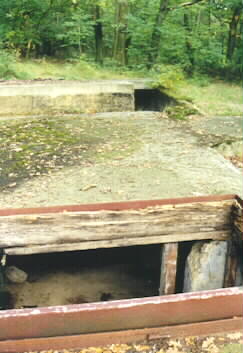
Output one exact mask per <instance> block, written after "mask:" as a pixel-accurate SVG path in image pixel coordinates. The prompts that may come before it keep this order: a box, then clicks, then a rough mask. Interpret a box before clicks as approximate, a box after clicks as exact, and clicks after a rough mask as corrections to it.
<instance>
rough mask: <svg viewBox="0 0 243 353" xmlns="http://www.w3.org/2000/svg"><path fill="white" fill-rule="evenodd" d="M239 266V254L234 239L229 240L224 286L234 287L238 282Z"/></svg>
mask: <svg viewBox="0 0 243 353" xmlns="http://www.w3.org/2000/svg"><path fill="white" fill-rule="evenodd" d="M237 266H238V256H237V251H236V247H235V244H234V242H233V241H231V240H230V241H229V242H228V254H227V261H226V266H225V277H224V287H225V288H227V287H234V286H235V282H236V272H237Z"/></svg>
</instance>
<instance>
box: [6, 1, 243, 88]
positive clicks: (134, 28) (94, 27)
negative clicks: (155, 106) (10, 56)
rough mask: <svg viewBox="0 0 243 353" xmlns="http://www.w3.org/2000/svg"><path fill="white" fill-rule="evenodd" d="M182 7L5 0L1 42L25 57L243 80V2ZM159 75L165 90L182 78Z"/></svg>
mask: <svg viewBox="0 0 243 353" xmlns="http://www.w3.org/2000/svg"><path fill="white" fill-rule="evenodd" d="M184 2H185V1H184V0H177V1H175V0H171V1H169V3H168V7H166V1H162V0H151V1H147V0H123V1H122V2H121V1H115V0H112V1H110V0H42V1H39V0H31V1H29V0H1V2H0V35H1V41H2V43H3V48H4V49H7V50H9V49H11V50H14V51H15V53H17V54H18V55H20V56H21V57H25V58H30V57H34V58H38V57H42V56H51V57H57V58H60V57H61V58H70V57H79V56H80V55H83V54H86V55H88V57H92V58H93V61H94V60H95V59H96V61H97V62H99V63H102V62H104V64H105V65H106V66H107V63H111V64H112V66H113V67H114V66H115V65H117V61H118V64H119V65H117V66H122V65H123V66H124V65H125V66H127V67H128V68H130V69H133V70H134V69H136V70H139V71H143V72H145V71H146V70H147V69H148V68H149V69H151V68H152V67H157V66H158V67H160V68H162V67H163V66H164V65H173V66H176V70H177V68H178V67H180V68H181V69H182V71H184V72H185V73H186V74H187V75H190V76H193V75H195V74H196V75H197V74H198V73H200V74H206V75H210V76H216V77H224V78H227V79H238V78H239V77H242V71H243V69H242V60H243V56H242V55H243V52H242V44H243V42H242V39H243V35H242V34H243V33H242V17H243V11H242V10H243V4H242V1H241V0H211V1H203V2H199V3H197V4H193V5H191V6H182V4H183V3H184ZM119 4H120V5H121V4H123V5H122V6H123V10H124V11H125V12H124V13H123V15H121V13H119V8H120V10H121V8H122V7H119V6H120V5H119ZM118 39H119V41H118V42H119V43H120V44H121V43H122V45H118V47H119V55H115V52H117V50H116V49H117V43H118V42H117V40H118ZM119 43H118V44H119ZM97 54H98V55H97ZM116 54H117V53H116ZM115 56H119V58H122V60H121V59H119V58H118V59H117V58H116V57H115ZM114 59H116V61H114ZM2 60H4V59H2ZM2 70H3V69H2ZM118 70H120V68H119V69H118ZM161 70H162V72H161V73H159V75H160V76H161V78H160V80H162V81H161V84H164V85H165V86H170V81H172V80H177V78H178V76H179V74H178V72H176V73H175V74H174V76H173V74H171V77H170V78H168V79H167V78H163V74H164V73H163V69H161ZM154 71H156V70H155V69H154V70H153V73H154ZM172 71H173V70H172ZM167 76H168V73H167ZM164 80H165V81H166V82H165V81H164Z"/></svg>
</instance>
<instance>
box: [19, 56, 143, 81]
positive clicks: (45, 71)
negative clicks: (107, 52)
mask: <svg viewBox="0 0 243 353" xmlns="http://www.w3.org/2000/svg"><path fill="white" fill-rule="evenodd" d="M14 69H15V71H16V72H20V73H22V77H23V79H32V80H33V79H38V78H42V79H47V78H51V79H64V80H87V79H93V80H94V79H122V78H128V77H131V78H133V77H141V76H143V75H144V73H141V72H139V73H138V72H134V71H128V70H124V69H122V68H118V67H115V66H112V65H110V66H109V68H108V66H107V67H99V66H97V65H95V64H93V63H89V62H87V61H85V60H82V59H80V60H69V61H65V62H64V61H58V60H54V59H48V60H47V59H45V58H44V59H39V60H38V59H36V60H22V61H20V60H19V61H17V62H16V63H15V65H14Z"/></svg>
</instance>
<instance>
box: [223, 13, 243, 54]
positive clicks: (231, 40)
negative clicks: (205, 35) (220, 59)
mask: <svg viewBox="0 0 243 353" xmlns="http://www.w3.org/2000/svg"><path fill="white" fill-rule="evenodd" d="M241 11H242V6H239V7H236V8H235V10H234V12H233V15H232V19H231V22H230V25H229V35H228V45H227V54H226V57H227V59H228V60H231V59H232V57H233V54H234V50H235V47H236V41H237V27H238V24H239V21H240V17H241Z"/></svg>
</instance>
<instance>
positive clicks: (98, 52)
mask: <svg viewBox="0 0 243 353" xmlns="http://www.w3.org/2000/svg"><path fill="white" fill-rule="evenodd" d="M95 61H96V62H97V63H99V64H103V27H102V21H101V9H100V6H99V5H96V6H95Z"/></svg>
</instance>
